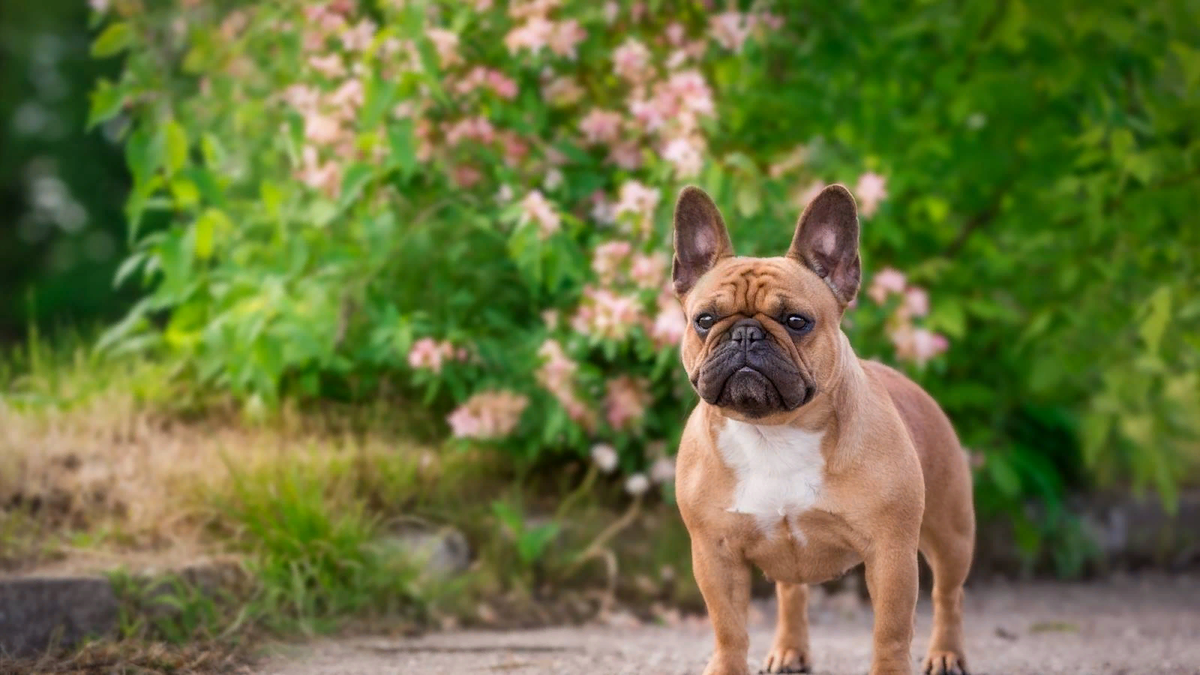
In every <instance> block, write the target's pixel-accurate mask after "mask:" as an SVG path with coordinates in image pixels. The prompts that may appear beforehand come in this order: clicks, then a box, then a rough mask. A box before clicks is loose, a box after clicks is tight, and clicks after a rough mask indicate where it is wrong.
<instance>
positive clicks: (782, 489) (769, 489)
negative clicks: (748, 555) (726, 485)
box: [717, 420, 825, 542]
mask: <svg viewBox="0 0 1200 675" xmlns="http://www.w3.org/2000/svg"><path fill="white" fill-rule="evenodd" d="M824 435H825V434H824V432H812V431H805V430H803V429H796V428H795V427H789V426H756V425H754V424H747V423H745V422H738V421H737V420H726V421H725V427H724V428H723V429H721V433H720V434H719V435H718V437H717V446H718V448H719V449H720V451H721V455H722V456H723V457H724V458H725V463H726V464H728V465H729V467H730V468H731V469H733V472H734V474H735V475H736V476H737V488H736V489H735V490H734V494H733V505H732V506H730V507H729V509H728V511H729V512H730V513H745V514H747V515H751V516H754V518H755V520H756V521H757V522H758V526H759V528H761V529H762V530H764V531H768V530H771V529H773V528H774V527H775V526H776V525H778V524H779V522H780V521H781V520H784V519H786V518H788V517H790V516H796V515H799V514H800V513H803V512H804V511H806V510H808V509H810V508H812V506H813V505H814V504H816V502H817V499H818V498H820V495H821V484H822V482H823V481H824V474H825V457H824V456H823V455H822V454H821V437H822V436H824ZM789 525H790V531H791V533H792V535H793V537H795V538H796V539H799V540H800V541H801V542H803V540H804V537H803V534H802V533H801V532H799V531H798V530H797V529H796V527H795V524H794V523H789Z"/></svg>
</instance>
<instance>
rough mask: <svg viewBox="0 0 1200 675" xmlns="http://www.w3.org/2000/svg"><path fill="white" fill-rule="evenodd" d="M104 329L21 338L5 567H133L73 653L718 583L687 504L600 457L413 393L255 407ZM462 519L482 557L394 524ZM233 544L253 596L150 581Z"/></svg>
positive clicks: (567, 604) (108, 655)
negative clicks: (450, 423) (523, 459)
mask: <svg viewBox="0 0 1200 675" xmlns="http://www.w3.org/2000/svg"><path fill="white" fill-rule="evenodd" d="M88 344H89V341H88V340H87V339H85V338H83V337H81V336H79V335H77V334H76V335H69V336H66V337H65V338H63V339H56V340H55V341H54V342H53V343H52V344H49V343H47V342H46V341H44V340H41V339H38V338H36V336H35V339H32V340H30V341H29V343H28V344H26V345H22V346H20V347H18V348H16V349H12V350H10V351H8V352H7V353H4V354H0V387H2V390H0V391H2V393H0V551H3V552H4V553H3V555H2V556H0V571H3V570H9V571H14V570H18V571H19V570H28V569H33V568H46V567H48V566H49V567H55V568H58V569H84V570H113V569H125V570H129V572H121V573H118V575H117V576H116V577H114V578H115V579H116V581H117V585H118V587H119V588H121V589H124V590H123V597H124V606H125V607H126V609H127V611H126V616H125V618H124V620H123V630H122V635H123V639H121V640H119V641H117V642H116V643H112V644H109V643H103V644H100V645H88V646H85V647H83V648H82V649H81V650H77V651H74V652H71V653H67V654H59V655H58V656H57V657H56V658H58V659H59V660H58V661H56V664H57V665H56V666H55V667H59V666H61V667H63V668H72V667H76V666H78V665H79V664H83V665H82V666H79V667H80V668H83V669H84V670H86V668H88V667H93V666H95V664H98V663H105V659H110V660H111V659H116V660H113V661H112V663H120V664H122V665H121V668H124V667H125V666H129V668H130V670H129V672H143V671H148V672H158V671H161V672H187V671H189V670H190V669H195V668H199V667H200V666H196V665H195V664H196V663H201V662H203V663H208V661H203V660H204V659H211V660H213V661H212V663H231V662H233V661H236V660H238V659H243V658H244V657H245V648H246V645H248V644H253V643H255V642H257V641H258V640H259V639H260V638H261V637H262V636H264V635H266V636H276V637H279V636H289V635H311V634H315V633H323V632H328V631H334V630H339V629H345V628H346V627H347V626H353V627H357V629H370V630H378V629H381V628H386V629H388V630H412V629H417V628H425V627H431V626H433V627H436V626H439V625H464V624H465V625H472V624H483V625H490V626H495V627H501V626H511V625H530V624H537V623H546V622H550V621H553V622H561V621H571V620H579V619H582V618H585V617H587V616H590V615H592V614H594V613H595V612H597V611H608V610H611V609H612V607H613V604H614V602H615V600H616V599H617V598H618V597H619V598H621V599H622V601H624V602H627V603H633V604H634V605H636V606H638V607H640V608H641V610H643V611H645V610H647V609H648V608H649V607H651V606H652V605H654V604H655V603H659V604H664V605H665V604H671V605H679V604H684V605H688V606H693V607H695V606H697V605H698V596H697V595H696V591H695V588H694V586H693V585H691V584H689V583H681V581H682V580H686V579H690V575H689V574H688V564H689V555H688V548H687V537H686V533H685V532H684V531H683V528H682V525H681V524H680V523H679V522H678V518H677V516H676V515H675V513H674V509H673V507H671V506H670V505H666V504H662V503H657V502H656V503H654V504H653V505H646V504H642V503H640V502H636V503H635V504H633V505H631V504H630V503H629V502H628V500H627V498H626V497H624V495H623V493H622V492H621V488H620V484H619V483H618V482H616V481H606V480H604V478H603V477H601V478H600V479H599V480H597V477H596V476H595V471H594V470H591V473H592V475H591V477H590V478H586V477H585V476H584V475H583V472H584V469H586V467H584V466H583V465H582V464H580V465H576V466H573V467H567V468H566V469H565V470H562V471H555V472H552V473H546V472H534V473H532V474H526V473H520V474H518V473H517V472H515V471H514V469H513V467H512V466H511V464H510V463H508V462H506V461H504V459H503V458H502V457H500V456H499V455H497V454H495V453H493V452H490V451H487V450H480V449H470V450H463V449H461V448H443V447H441V446H439V445H438V444H436V443H433V442H430V441H429V440H428V437H429V434H428V433H427V432H426V431H425V430H427V429H428V428H429V426H430V425H429V421H428V420H427V419H424V418H423V414H422V413H421V412H420V409H419V408H406V407H404V406H402V405H398V404H397V402H395V401H391V402H381V403H380V404H378V405H376V406H360V407H337V406H332V405H326V406H324V407H322V408H320V409H316V408H309V409H303V408H300V407H287V408H284V409H283V410H281V411H279V413H278V414H277V415H274V416H273V417H271V418H269V419H265V420H248V419H246V418H245V417H244V416H242V415H241V414H239V413H238V409H237V408H236V407H235V406H233V405H231V404H228V403H227V402H224V401H222V400H220V399H211V398H210V399H203V398H201V397H199V396H198V395H196V394H195V393H194V392H192V391H190V390H189V389H188V388H187V387H186V386H184V385H182V384H181V382H183V381H184V380H182V379H181V378H178V377H174V376H173V374H172V373H171V372H170V371H168V370H167V369H166V368H165V367H163V366H162V365H161V364H160V363H158V362H156V361H154V360H136V359H132V358H100V357H98V356H96V355H95V354H93V353H92V352H91V351H90V350H89V348H88V346H87V345H88ZM412 428H419V429H421V430H422V431H421V432H420V433H418V434H413V433H411V432H410V429H412ZM580 486H583V487H582V489H581V487H580ZM631 507H632V508H631ZM623 511H624V513H622V512H623ZM614 523H617V524H618V525H619V527H614ZM445 526H451V527H454V528H456V529H458V530H460V531H461V532H462V533H463V534H464V535H465V537H466V539H467V540H468V541H469V542H471V545H472V547H473V556H472V562H471V566H470V569H469V570H468V571H467V573H466V574H463V575H460V576H457V577H453V578H440V577H436V576H432V575H430V574H428V573H425V572H423V571H422V569H421V568H420V565H419V564H417V563H415V562H414V561H413V560H412V559H411V558H410V557H408V556H407V555H404V554H402V553H399V552H398V550H397V547H396V546H394V545H386V544H387V542H389V541H392V537H394V536H395V534H396V533H397V532H398V531H401V530H404V529H411V528H413V527H416V528H419V529H424V530H436V529H437V528H441V527H445ZM618 530H621V531H618ZM606 532H607V533H606ZM48 533H49V536H46V535H47V534H48ZM601 533H606V534H604V535H603V536H602V537H601V536H600V535H601ZM598 537H599V538H598ZM381 543H382V544H385V545H381ZM585 553H586V555H584V554H585ZM226 556H232V558H233V559H235V560H240V561H241V562H240V569H243V570H244V571H245V572H247V573H248V574H247V575H246V576H247V579H248V581H247V583H246V584H245V588H243V589H242V592H239V593H238V594H236V595H235V596H231V597H223V598H221V599H220V600H216V599H214V598H213V595H212V592H211V589H203V588H201V587H200V586H197V585H196V584H195V583H193V582H190V581H187V580H181V581H179V582H178V583H175V582H171V583H170V584H169V586H168V587H166V588H164V587H163V586H162V582H161V581H160V582H157V583H158V585H156V586H155V587H153V588H151V589H147V588H144V587H142V586H140V585H139V584H140V583H141V582H138V581H136V580H137V579H139V578H140V577H138V575H137V570H138V569H142V568H147V567H155V568H160V569H161V568H164V567H166V568H173V567H176V566H178V565H179V564H185V563H190V562H193V561H195V560H197V559H201V558H213V557H218V558H221V557H226ZM147 598H151V599H152V602H151V601H147ZM164 607H165V608H166V610H169V611H164ZM197 645H207V650H205V649H200V650H198V651H197V650H194V649H192V647H194V646H197ZM122 650H124V651H122ZM122 654H123V655H122ZM189 659H190V660H189ZM196 659H200V661H196ZM73 664H74V665H73ZM87 664H92V665H91V666H88V665H87ZM154 664H157V665H154ZM189 664H191V665H189ZM204 667H208V666H204ZM121 668H115V667H114V668H111V670H116V671H117V672H122V671H121ZM94 669H95V668H94V667H93V670H94ZM64 672H69V670H67V671H64ZM81 672H82V671H81Z"/></svg>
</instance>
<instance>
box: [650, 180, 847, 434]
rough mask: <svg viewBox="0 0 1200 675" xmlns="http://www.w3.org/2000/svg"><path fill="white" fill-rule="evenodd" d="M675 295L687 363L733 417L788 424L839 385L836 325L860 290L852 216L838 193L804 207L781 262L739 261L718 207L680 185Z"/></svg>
mask: <svg viewBox="0 0 1200 675" xmlns="http://www.w3.org/2000/svg"><path fill="white" fill-rule="evenodd" d="M672 276H673V279H674V283H675V292H676V294H677V295H678V296H679V299H680V301H681V302H682V303H683V309H684V312H685V313H686V314H687V319H688V323H689V328H688V330H687V331H686V332H685V334H684V338H683V347H682V353H683V366H684V368H685V369H686V370H687V373H688V379H689V380H691V382H692V386H693V387H695V389H696V392H697V393H699V394H700V397H701V398H703V399H704V400H705V401H706V402H708V403H709V404H711V405H714V406H717V407H718V408H719V409H720V410H721V412H722V413H723V414H725V415H727V416H729V417H733V418H735V419H741V420H743V421H753V422H757V423H766V424H771V423H784V422H786V421H787V420H789V419H790V418H791V417H792V415H791V414H790V413H794V412H795V411H797V410H798V409H799V408H800V407H801V406H803V405H805V404H806V403H808V402H809V401H811V400H812V399H813V398H814V397H815V396H817V395H818V394H819V393H820V392H821V391H822V390H823V388H826V387H828V386H829V385H830V383H832V382H833V381H834V380H835V377H836V373H837V368H838V367H839V360H838V355H839V350H840V348H841V340H842V334H841V328H840V325H839V324H840V323H841V318H842V313H843V312H844V311H845V309H846V306H847V305H848V304H849V303H850V302H851V301H852V300H853V299H854V296H855V294H857V293H858V287H859V282H860V280H861V277H862V265H861V263H860V262H859V257H858V212H857V208H856V207H855V204H854V197H852V196H851V195H850V192H849V191H848V190H847V189H846V188H844V187H842V186H840V185H833V186H830V187H828V188H825V190H824V191H823V192H821V194H820V195H818V196H817V197H816V199H814V200H813V201H812V203H810V204H809V205H808V208H806V209H805V210H804V213H803V214H802V215H801V216H800V222H799V223H798V224H797V225H796V234H795V236H794V237H793V239H792V245H791V248H790V249H789V250H788V252H787V254H786V255H785V256H783V257H780V258H739V257H735V256H734V253H733V245H732V244H731V243H730V241H729V233H728V231H726V229H725V222H724V220H723V219H722V218H721V213H720V211H719V210H718V209H717V206H716V204H714V203H713V201H712V199H710V198H709V196H708V195H707V194H705V193H704V191H703V190H700V189H699V188H694V187H689V188H685V189H684V190H683V192H682V193H680V195H679V201H678V203H677V204H676V206H675V260H674V264H673V268H672Z"/></svg>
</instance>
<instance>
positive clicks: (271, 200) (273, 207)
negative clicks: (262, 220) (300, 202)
mask: <svg viewBox="0 0 1200 675" xmlns="http://www.w3.org/2000/svg"><path fill="white" fill-rule="evenodd" d="M258 194H259V199H261V200H262V203H263V207H265V208H266V210H267V215H269V216H270V217H271V218H274V219H278V218H279V215H280V213H282V208H283V191H282V190H280V189H279V187H278V186H277V185H275V184H274V183H272V182H271V181H268V180H264V181H263V182H262V184H260V185H259V186H258Z"/></svg>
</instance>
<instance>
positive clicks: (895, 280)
mask: <svg viewBox="0 0 1200 675" xmlns="http://www.w3.org/2000/svg"><path fill="white" fill-rule="evenodd" d="M907 283H908V280H907V279H905V278H904V273H903V272H901V271H900V270H897V269H896V268H894V267H885V268H883V269H882V270H879V272H878V273H876V275H875V278H874V279H872V280H871V287H870V288H868V289H867V295H868V296H869V297H870V298H871V299H872V300H874V301H875V304H877V305H882V304H883V303H885V302H887V299H888V296H889V295H891V294H892V293H897V294H899V293H903V292H904V287H905V285H906V284H907Z"/></svg>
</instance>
